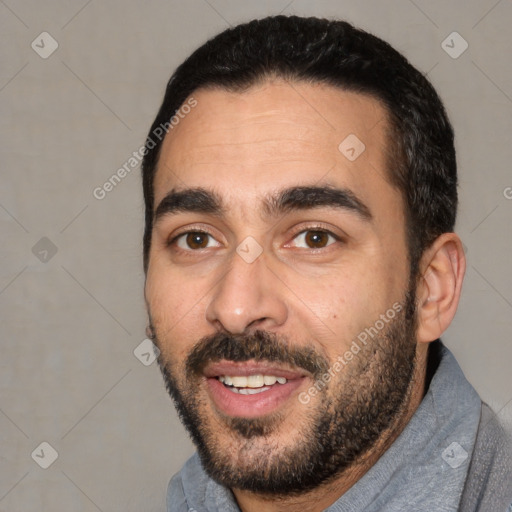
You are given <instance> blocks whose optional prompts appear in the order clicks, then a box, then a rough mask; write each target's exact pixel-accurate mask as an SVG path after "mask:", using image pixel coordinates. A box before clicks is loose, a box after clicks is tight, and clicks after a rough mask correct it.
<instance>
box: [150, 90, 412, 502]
mask: <svg viewBox="0 0 512 512" xmlns="http://www.w3.org/2000/svg"><path fill="white" fill-rule="evenodd" d="M194 98H195V99H196V100H197V106H196V107H195V108H193V109H192V110H191V112H190V113H189V114H187V116H186V117H185V118H184V119H182V120H181V121H180V123H179V124H178V125H177V126H175V127H174V128H173V130H172V131H171V132H170V134H169V135H168V136H167V138H166V139H165V142H164V144H163V147H162V152H161V155H160V160H159V164H158V169H157V173H156V176H155V181H154V191H155V212H156V220H155V224H154V228H153V233H152V245H151V250H150V256H149V267H148V272H147V280H146V288H145V295H146V300H147V304H148V310H149V313H150V317H151V321H152V324H153V327H154V330H155V333H156V342H157V344H158V346H159V348H160V351H161V355H160V358H159V363H160V366H161V369H162V372H163V375H164V378H165V380H166V383H167V386H168V388H169V391H170V392H171V395H172V396H173V398H174V400H175V402H176V404H177V406H178V411H179V412H180V415H181V416H182V419H183V420H184V422H185V424H186V426H187V428H188V429H189V431H190V432H191V434H192V437H193V439H194V441H195V442H196V444H197V445H198V448H199V453H200V455H201V457H202V461H203V464H204V466H205V467H206V469H207V471H208V472H209V473H210V474H211V475H212V476H214V477H215V478H216V479H217V480H218V481H220V482H222V483H224V484H225V485H228V486H230V487H234V488H242V489H243V488H248V489H251V490H255V491H258V490H259V491H261V492H281V493H284V492H286V491H289V492H290V493H291V492H298V491H300V490H305V489H306V488H308V487H314V486H317V485H318V484H319V483H321V482H322V481H325V480H327V479H328V478H329V476H332V475H334V474H335V473H336V472H339V471H340V470H342V469H344V468H345V467H347V466H348V465H349V464H350V463H351V462H353V460H354V459H356V458H357V457H358V456H360V455H361V454H363V453H364V452H365V451H367V450H369V449H370V448H371V446H372V445H373V443H375V441H376V440H377V438H378V437H379V436H380V435H381V434H382V432H383V431H384V430H385V429H386V427H388V426H389V424H390V421H391V419H392V418H393V416H395V415H396V414H398V412H399V411H400V408H401V407H402V406H403V405H404V403H405V401H406V399H407V396H408V393H409V392H410V381H411V378H412V372H413V367H414V360H415V351H416V344H415V339H414V320H413V318H411V315H406V314H405V311H406V310H410V308H411V305H412V303H413V300H414V297H413V290H412V289H411V287H410V283H409V268H410V267H409V262H408V257H407V254H408V252H407V247H406V242H405V221H404V215H403V202H402V199H401V195H400V193H399V191H398V190H397V189H395V188H394V187H392V186H391V185H390V184H389V183H388V181H387V179H386V176H387V171H386V166H387V160H386V152H387V149H386V145H387V144H388V140H387V135H386V128H387V120H386V114H385V110H384V109H383V107H382V106H381V105H380V104H379V103H378V102H377V101H376V100H374V99H372V98H370V97H367V96H364V95H360V94H356V93H351V92H344V91H341V90H339V89H336V88H333V87H330V86H327V85H311V84H300V83H294V84H293V85H291V84H287V83H285V82H272V83H265V84H263V85H258V86H254V87H252V88H250V89H249V90H247V91H246V92H243V93H233V92H227V91H224V90H199V91H196V92H195V93H194ZM354 136H356V137H357V139H359V141H360V142H358V140H357V139H356V138H355V137H354ZM347 137H349V138H348V139H347ZM345 139H347V140H346V141H345ZM343 141H345V142H343ZM342 142H343V144H341V146H340V143H342ZM361 143H362V144H364V146H363V145H362V144H361ZM363 148H364V150H363V151H362V152H361V150H362V149H363ZM409 291H411V292H412V293H411V294H408V292H409ZM354 343H355V344H354ZM350 354H352V355H350ZM336 363H338V364H336ZM312 389H313V390H312ZM315 390H316V391H315Z"/></svg>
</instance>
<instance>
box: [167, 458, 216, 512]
mask: <svg viewBox="0 0 512 512" xmlns="http://www.w3.org/2000/svg"><path fill="white" fill-rule="evenodd" d="M206 479H207V477H206V475H205V473H204V471H203V469H202V466H201V463H200V462H199V457H198V456H197V454H194V455H193V456H192V457H190V459H188V460H187V462H186V463H185V465H184V466H183V468H182V469H181V471H180V472H179V473H176V474H175V475H174V476H173V477H172V478H171V480H170V481H169V484H168V486H167V512H190V511H191V510H193V508H191V504H190V499H191V497H193V496H195V495H197V494H198V493H201V490H202V488H203V487H204V486H205V484H206Z"/></svg>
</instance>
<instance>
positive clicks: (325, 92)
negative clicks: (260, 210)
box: [154, 81, 401, 208]
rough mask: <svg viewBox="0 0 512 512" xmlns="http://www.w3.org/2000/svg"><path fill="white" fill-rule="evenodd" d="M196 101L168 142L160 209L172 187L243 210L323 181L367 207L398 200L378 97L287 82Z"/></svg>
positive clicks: (161, 167) (211, 93)
mask: <svg viewBox="0 0 512 512" xmlns="http://www.w3.org/2000/svg"><path fill="white" fill-rule="evenodd" d="M193 97H194V99H195V100H196V101H197V105H196V106H195V107H194V108H193V109H191V111H190V112H189V113H188V114H186V116H184V118H182V119H181V120H180V122H179V123H178V124H177V125H176V126H174V127H173V128H172V130H171V131H170V132H169V133H168V135H167V136H166V138H165V140H164V143H163V145H162V149H161V154H160V158H159V162H158V166H157V172H156V176H155V180H154V190H155V208H156V207H157V205H158V204H159V202H160V201H161V199H162V198H163V197H164V196H165V195H166V194H167V193H168V192H169V191H170V190H172V189H180V188H193V187H204V188H211V189H213V190H216V191H219V192H221V193H222V194H223V195H225V196H227V197H231V198H232V200H233V201H232V202H233V204H234V203H236V202H237V198H238V201H239V202H240V201H242V202H243V203H244V204H245V205H246V206H247V205H249V204H250V201H251V200H254V201H256V200H257V198H258V197H263V196H264V195H265V194H267V193H268V192H269V191H275V190H279V189H281V188H285V187H290V186H297V185H306V186H307V185H319V184H320V185H321V184H324V183H328V184H329V185H334V186H339V187H342V188H347V189H349V190H353V191H354V192H355V193H357V195H358V196H359V197H362V198H363V199H364V200H366V201H368V202H370V203H371V202H372V201H373V200H380V202H382V199H383V197H384V199H385V198H386V195H387V196H389V197H388V201H385V202H387V203H389V206H392V204H394V205H396V201H397V199H398V201H399V202H400V201H401V198H400V195H399V194H398V191H397V190H396V189H394V188H393V187H392V186H391V185H390V184H389V182H388V180H387V178H386V176H387V170H386V169H387V165H388V161H387V150H386V146H387V144H388V142H389V141H388V136H387V126H388V121H387V114H386V110H385V109H384V108H383V106H382V105H381V104H380V103H379V102H378V101H377V100H376V99H374V98H372V97H370V96H367V95H363V94H359V93H354V92H348V91H343V90H340V89H338V88H335V87H332V86H329V85H325V84H309V83H295V82H294V83H289V82H285V81H269V82H265V83H263V84H258V85H255V86H252V87H251V88H249V89H248V90H246V91H244V92H231V91H226V90H224V89H203V90H198V91H196V92H194V94H193ZM242 198H243V199H242ZM239 207H243V205H242V204H240V205H239Z"/></svg>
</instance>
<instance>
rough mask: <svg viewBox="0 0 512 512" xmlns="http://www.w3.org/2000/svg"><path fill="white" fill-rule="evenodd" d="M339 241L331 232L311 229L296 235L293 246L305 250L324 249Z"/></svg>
mask: <svg viewBox="0 0 512 512" xmlns="http://www.w3.org/2000/svg"><path fill="white" fill-rule="evenodd" d="M337 240H338V238H337V237H336V236H334V235H333V234H332V233H330V232H329V231H323V230H318V229H316V230H312V229H310V230H306V231H302V232H301V233H299V234H298V235H296V236H295V238H294V244H293V245H294V247H301V248H304V249H323V248H324V247H328V246H329V245H331V244H333V243H334V242H336V241H337Z"/></svg>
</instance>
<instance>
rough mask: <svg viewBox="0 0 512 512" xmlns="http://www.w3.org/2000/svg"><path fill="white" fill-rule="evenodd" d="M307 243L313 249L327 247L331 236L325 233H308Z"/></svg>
mask: <svg viewBox="0 0 512 512" xmlns="http://www.w3.org/2000/svg"><path fill="white" fill-rule="evenodd" d="M305 241H306V243H307V244H308V246H309V247H311V248H312V249H319V248H322V247H326V246H327V243H328V242H329V235H328V233H326V232H325V231H308V232H307V233H306V236H305Z"/></svg>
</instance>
